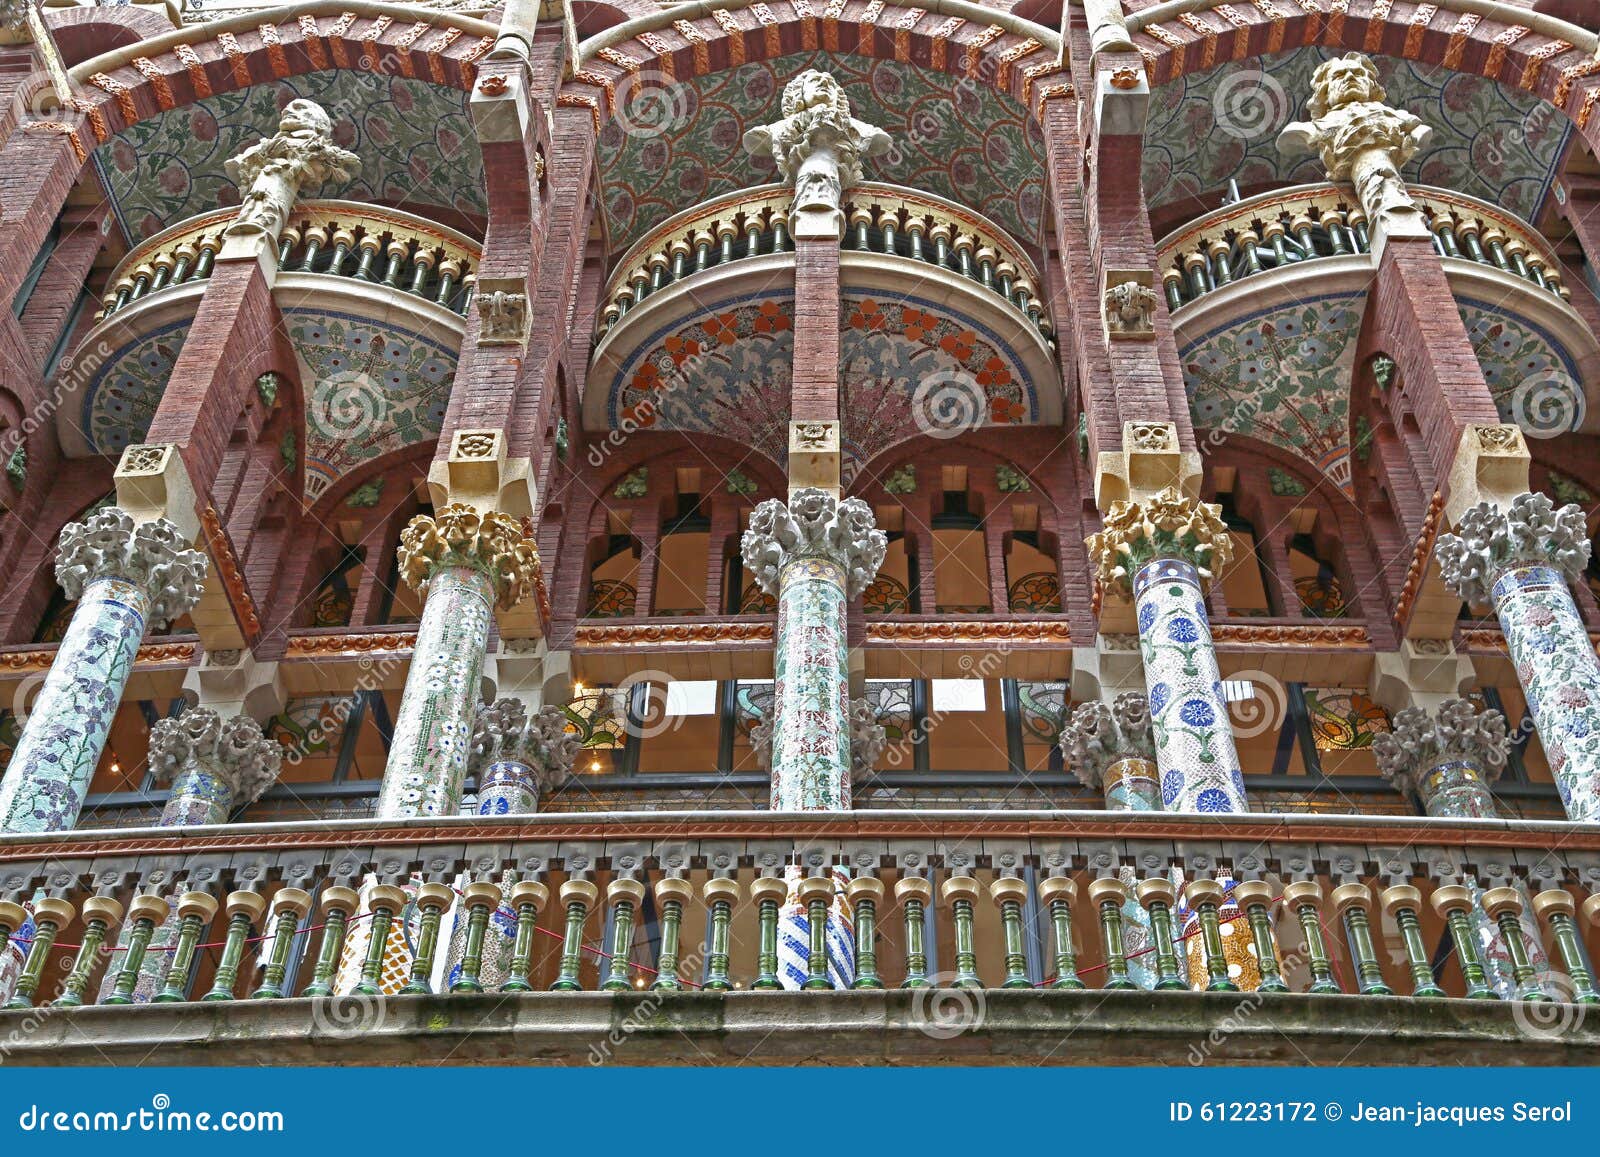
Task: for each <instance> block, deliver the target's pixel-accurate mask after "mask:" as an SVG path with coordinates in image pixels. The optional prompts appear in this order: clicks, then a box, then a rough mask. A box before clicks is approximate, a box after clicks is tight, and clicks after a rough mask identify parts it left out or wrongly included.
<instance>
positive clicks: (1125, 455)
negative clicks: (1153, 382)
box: [1094, 422, 1201, 512]
mask: <svg viewBox="0 0 1600 1157" xmlns="http://www.w3.org/2000/svg"><path fill="white" fill-rule="evenodd" d="M1200 481H1201V465H1200V453H1199V451H1197V450H1180V449H1179V444H1178V427H1177V426H1176V425H1175V424H1173V423H1171V422H1124V423H1123V424H1122V449H1121V450H1102V451H1100V453H1099V455H1098V456H1097V458H1096V461H1095V480H1094V500H1095V505H1096V506H1098V507H1099V508H1100V510H1101V511H1102V512H1104V511H1107V510H1110V509H1111V506H1112V504H1113V503H1116V502H1139V501H1143V500H1145V499H1147V498H1149V497H1152V496H1154V495H1156V494H1159V493H1160V492H1161V491H1163V490H1165V489H1167V488H1168V487H1169V486H1175V487H1177V488H1178V490H1179V491H1180V492H1182V493H1183V494H1184V495H1185V496H1186V497H1189V498H1195V499H1197V498H1199V497H1200Z"/></svg>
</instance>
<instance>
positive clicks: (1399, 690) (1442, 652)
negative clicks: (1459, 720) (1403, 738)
mask: <svg viewBox="0 0 1600 1157" xmlns="http://www.w3.org/2000/svg"><path fill="white" fill-rule="evenodd" d="M1474 681H1475V674H1474V670H1473V665H1472V660H1471V659H1469V658H1467V657H1466V656H1465V655H1462V654H1460V653H1459V652H1458V651H1457V650H1456V649H1455V646H1454V645H1453V644H1452V643H1451V642H1450V641H1449V640H1448V639H1402V640H1401V641H1400V650H1399V651H1396V652H1390V653H1379V654H1377V655H1374V656H1373V664H1372V676H1371V680H1370V682H1369V683H1368V693H1369V694H1370V695H1371V696H1372V699H1373V701H1374V702H1375V703H1377V704H1379V705H1380V706H1382V707H1383V708H1384V709H1385V710H1387V711H1388V712H1389V713H1390V714H1391V715H1395V714H1398V713H1399V712H1401V711H1403V710H1405V709H1406V708H1407V707H1421V708H1422V709H1423V710H1425V711H1427V712H1429V713H1430V714H1432V713H1433V712H1434V711H1437V710H1438V707H1439V704H1441V703H1443V702H1444V701H1445V700H1446V699H1453V698H1455V697H1456V696H1458V695H1460V694H1462V691H1463V689H1464V688H1467V687H1470V686H1472V684H1473V682H1474Z"/></svg>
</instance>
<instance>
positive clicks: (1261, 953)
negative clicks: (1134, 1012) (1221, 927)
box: [1156, 880, 1289, 992]
mask: <svg viewBox="0 0 1600 1157" xmlns="http://www.w3.org/2000/svg"><path fill="white" fill-rule="evenodd" d="M1233 899H1234V902H1235V903H1237V904H1238V905H1239V907H1240V908H1241V909H1242V910H1243V911H1244V918H1245V920H1246V921H1248V922H1249V924H1250V939H1251V941H1252V942H1253V943H1254V944H1255V948H1256V966H1257V967H1258V968H1260V969H1261V983H1260V984H1259V985H1257V986H1256V991H1257V992H1288V991H1289V986H1288V985H1287V984H1285V983H1284V981H1283V972H1282V970H1281V969H1280V968H1279V967H1278V938H1277V935H1276V934H1275V933H1274V931H1273V928H1272V909H1271V907H1270V904H1271V903H1272V889H1271V888H1269V887H1268V886H1267V884H1266V881H1264V880H1244V881H1241V882H1240V883H1238V884H1236V885H1234V889H1233ZM1156 987H1157V988H1159V987H1161V986H1160V985H1157V986H1156Z"/></svg>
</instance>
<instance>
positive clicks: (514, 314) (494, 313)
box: [478, 289, 528, 345]
mask: <svg viewBox="0 0 1600 1157" xmlns="http://www.w3.org/2000/svg"><path fill="white" fill-rule="evenodd" d="M478 318H479V329H478V341H479V344H489V345H520V344H521V343H522V341H523V340H524V339H525V338H526V337H527V336H528V295H527V294H525V293H509V292H507V291H506V290H503V289H496V290H493V291H492V292H489V293H480V294H479V295H478Z"/></svg>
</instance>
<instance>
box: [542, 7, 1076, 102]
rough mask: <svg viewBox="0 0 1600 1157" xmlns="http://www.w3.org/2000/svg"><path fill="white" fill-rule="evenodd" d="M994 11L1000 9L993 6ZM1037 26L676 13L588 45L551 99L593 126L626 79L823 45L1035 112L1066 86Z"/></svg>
mask: <svg viewBox="0 0 1600 1157" xmlns="http://www.w3.org/2000/svg"><path fill="white" fill-rule="evenodd" d="M995 16H996V17H997V18H1000V17H1004V16H1006V14H1005V13H1003V12H1000V11H998V10H997V11H996V12H995ZM1011 23H1012V24H1016V23H1017V22H1016V21H1015V20H1012V21H1011ZM1038 31H1039V32H1040V33H1041V34H1042V35H1041V36H1040V37H1033V36H1029V35H1026V34H1025V33H1024V32H1020V31H1015V30H1012V29H1010V28H1007V27H1005V26H1003V25H1002V24H1000V23H993V24H988V25H985V24H983V23H982V22H981V21H978V20H974V19H967V18H965V17H961V16H946V15H943V14H941V13H939V12H937V11H933V10H931V9H923V8H916V7H912V6H910V5H905V6H901V5H898V4H885V3H884V0H870V2H869V0H774V2H773V3H770V4H761V3H758V4H751V5H749V6H748V7H737V8H733V9H731V10H729V9H717V10H714V11H711V12H709V13H705V14H702V15H699V16H693V17H691V18H686V19H680V20H675V21H673V22H672V23H671V25H670V26H669V27H665V28H662V29H659V30H657V31H642V32H638V33H635V34H634V35H633V36H631V37H628V38H626V39H623V40H620V41H618V42H616V43H614V44H606V45H603V46H600V47H591V46H590V45H587V44H586V45H585V46H584V49H585V53H584V57H583V59H582V60H581V62H580V64H579V67H578V69H577V72H576V74H575V76H574V77H573V78H572V79H571V80H569V81H568V82H567V83H566V84H564V85H563V86H562V87H561V90H560V92H559V93H558V94H557V97H556V103H557V104H559V105H564V106H567V107H575V108H586V109H588V110H589V111H590V113H591V115H592V116H593V117H594V123H595V129H596V131H598V130H599V129H600V127H601V126H602V125H603V124H604V123H605V122H606V121H607V120H609V119H610V118H611V117H612V116H613V115H615V113H616V105H617V91H618V89H619V87H620V88H622V89H623V90H624V99H627V90H628V89H629V88H630V87H632V86H640V87H665V86H668V85H671V84H673V83H675V82H681V81H686V80H689V79H692V78H694V77H700V76H707V75H710V74H712V73H716V72H723V71H727V70H729V69H733V68H737V67H739V66H740V65H744V64H754V63H759V62H761V61H766V60H775V59H778V58H779V57H783V56H790V55H793V54H795V53H800V52H810V51H815V50H817V49H822V50H825V51H827V52H831V53H837V54H841V55H844V54H848V55H854V56H864V57H867V58H869V59H872V60H893V61H898V62H899V63H901V64H910V65H914V66H916V67H919V68H925V69H929V70H931V71H934V72H943V73H946V74H948V75H950V76H953V77H956V78H958V79H968V78H970V79H972V80H973V81H975V82H977V83H979V84H984V85H986V86H988V87H991V88H993V89H995V90H996V91H997V92H1000V93H1002V94H1004V95H1006V96H1009V97H1011V98H1012V99H1013V100H1015V101H1017V102H1018V103H1019V104H1021V105H1022V107H1023V108H1024V109H1026V110H1027V111H1028V113H1029V115H1030V116H1032V117H1034V119H1035V120H1038V119H1039V112H1038V107H1037V106H1038V105H1039V104H1040V103H1041V102H1042V101H1043V100H1044V99H1045V98H1046V97H1048V96H1055V95H1061V94H1062V93H1065V92H1069V91H1070V90H1071V85H1070V84H1069V83H1068V81H1069V77H1068V74H1067V71H1066V69H1065V68H1063V67H1059V66H1058V65H1057V63H1056V53H1055V51H1054V50H1053V49H1052V48H1051V47H1050V46H1049V45H1047V44H1046V43H1045V39H1046V38H1049V39H1052V40H1053V36H1051V34H1050V32H1049V30H1048V29H1044V28H1040V29H1039V30H1038ZM635 77H637V79H634V78H635Z"/></svg>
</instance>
